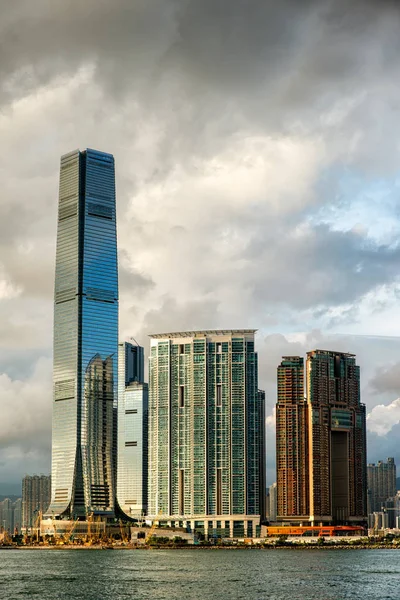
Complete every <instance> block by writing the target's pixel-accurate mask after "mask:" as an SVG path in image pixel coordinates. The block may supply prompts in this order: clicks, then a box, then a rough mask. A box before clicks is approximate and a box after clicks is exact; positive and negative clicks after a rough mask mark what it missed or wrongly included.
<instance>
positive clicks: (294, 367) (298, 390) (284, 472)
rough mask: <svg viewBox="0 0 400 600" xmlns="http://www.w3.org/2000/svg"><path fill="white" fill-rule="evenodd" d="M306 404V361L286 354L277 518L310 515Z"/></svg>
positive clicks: (280, 414) (279, 408)
mask: <svg viewBox="0 0 400 600" xmlns="http://www.w3.org/2000/svg"><path fill="white" fill-rule="evenodd" d="M307 450H308V436H307V404H306V401H305V398H304V361H303V358H301V357H300V356H284V357H283V359H282V362H281V364H280V365H279V367H278V402H277V405H276V481H277V518H278V520H285V519H286V518H287V517H302V518H303V519H304V518H307V516H308V510H309V509H308V506H309V502H308V498H309V489H308V488H309V479H308V459H307Z"/></svg>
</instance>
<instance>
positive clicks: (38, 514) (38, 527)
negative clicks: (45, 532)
mask: <svg viewBox="0 0 400 600" xmlns="http://www.w3.org/2000/svg"><path fill="white" fill-rule="evenodd" d="M41 520H42V511H41V510H38V512H37V515H36V519H35V529H36V542H37V543H39V541H40V522H41Z"/></svg>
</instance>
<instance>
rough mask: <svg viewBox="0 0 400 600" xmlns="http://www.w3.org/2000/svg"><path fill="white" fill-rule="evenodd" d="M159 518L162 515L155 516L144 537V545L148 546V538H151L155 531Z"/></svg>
mask: <svg viewBox="0 0 400 600" xmlns="http://www.w3.org/2000/svg"><path fill="white" fill-rule="evenodd" d="M161 516H162V513H158V515H157V516H156V518H155V519H154V521H153V522H152V524H151V527H150V530H149V533H148V534H147V535H146V539H145V540H144V543H145V544H148V542H149V540H150V538H151V537H152V536H153V533H154V531H155V530H156V527H157V525H159V524H160V518H161Z"/></svg>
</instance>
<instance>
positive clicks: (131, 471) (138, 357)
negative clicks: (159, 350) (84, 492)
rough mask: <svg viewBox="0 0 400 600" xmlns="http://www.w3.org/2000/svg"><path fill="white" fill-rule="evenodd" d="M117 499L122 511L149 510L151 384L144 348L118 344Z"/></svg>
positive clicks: (131, 513)
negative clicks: (149, 408) (149, 406)
mask: <svg viewBox="0 0 400 600" xmlns="http://www.w3.org/2000/svg"><path fill="white" fill-rule="evenodd" d="M118 352H119V358H118V470H117V499H118V504H119V506H120V508H121V509H122V511H123V512H124V513H125V514H126V515H128V516H129V517H132V518H138V517H140V516H141V515H143V514H145V513H146V511H147V474H148V469H147V465H148V385H147V383H144V382H143V377H144V368H143V366H144V360H143V357H144V350H143V348H142V347H141V346H134V345H132V344H129V343H123V344H119V348H118Z"/></svg>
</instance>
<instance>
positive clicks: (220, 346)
mask: <svg viewBox="0 0 400 600" xmlns="http://www.w3.org/2000/svg"><path fill="white" fill-rule="evenodd" d="M216 346H217V354H221V352H222V343H221V342H217V344H216Z"/></svg>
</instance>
